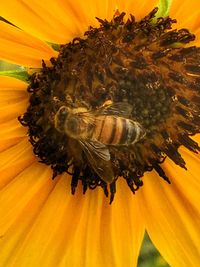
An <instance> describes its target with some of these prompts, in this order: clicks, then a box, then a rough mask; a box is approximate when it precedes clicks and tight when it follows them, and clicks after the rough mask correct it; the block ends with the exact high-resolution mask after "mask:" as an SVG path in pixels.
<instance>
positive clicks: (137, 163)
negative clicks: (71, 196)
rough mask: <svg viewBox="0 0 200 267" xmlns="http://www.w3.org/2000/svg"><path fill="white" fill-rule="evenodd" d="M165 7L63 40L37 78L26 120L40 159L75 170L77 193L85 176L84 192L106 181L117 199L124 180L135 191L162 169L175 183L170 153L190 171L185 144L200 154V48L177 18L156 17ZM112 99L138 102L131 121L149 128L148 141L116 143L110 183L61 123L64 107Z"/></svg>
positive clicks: (55, 171)
mask: <svg viewBox="0 0 200 267" xmlns="http://www.w3.org/2000/svg"><path fill="white" fill-rule="evenodd" d="M156 12H157V9H154V10H153V11H152V12H151V13H150V14H149V15H147V16H146V17H145V18H143V19H142V20H141V21H139V22H136V21H135V19H134V17H133V16H132V15H131V16H130V19H128V20H127V21H125V20H124V15H125V13H121V14H120V15H119V16H115V17H114V18H113V20H112V21H110V22H108V21H107V20H102V19H99V18H98V21H99V22H100V27H99V28H92V27H90V28H89V30H88V31H87V32H86V33H85V38H83V39H81V38H75V39H74V40H73V41H72V42H71V43H68V44H65V45H62V46H61V48H60V53H59V56H58V58H52V59H51V62H52V66H51V67H47V66H46V65H45V62H43V65H42V69H41V71H40V72H38V73H34V74H33V75H32V76H31V77H30V85H29V87H28V91H29V92H30V94H31V96H30V104H29V107H28V109H27V112H26V113H25V114H24V115H23V116H22V117H21V118H20V121H21V123H22V124H23V125H25V126H27V127H28V134H29V138H30V142H31V144H32V145H33V150H34V153H35V155H37V156H38V157H39V158H40V161H41V162H43V163H45V164H47V165H51V168H52V170H53V178H55V177H56V176H57V175H59V174H61V173H63V172H67V173H70V175H71V176H72V182H71V186H72V193H74V192H75V188H76V186H77V184H78V181H79V180H80V181H81V182H82V185H83V191H84V193H85V191H86V190H87V188H91V189H94V188H95V187H96V186H101V187H102V188H103V190H104V192H105V194H106V195H108V194H109V192H108V191H109V190H110V198H111V202H112V200H113V197H114V193H115V183H116V181H117V179H118V177H120V176H121V177H123V178H124V179H125V180H126V182H127V184H128V186H129V187H130V189H131V190H132V192H135V191H136V190H137V189H138V188H139V187H140V186H141V185H142V184H143V183H142V177H143V175H144V173H145V172H146V171H151V170H152V169H155V170H156V171H157V172H158V174H159V175H160V177H162V178H163V179H165V180H166V181H167V182H169V183H170V181H169V179H168V177H167V176H166V175H165V173H164V171H163V169H162V167H161V165H160V164H161V163H162V162H163V161H164V159H165V158H166V157H169V158H171V159H172V160H173V161H174V162H175V163H176V164H177V165H179V166H181V167H183V168H185V169H186V166H185V161H184V159H183V158H182V157H181V155H180V153H179V152H178V148H179V146H180V145H184V146H185V147H186V148H188V149H189V150H191V151H193V152H195V153H197V151H199V147H198V144H197V143H196V142H194V141H193V140H192V139H191V138H190V136H192V135H194V134H196V133H199V132H200V48H199V47H196V46H189V45H188V43H189V42H190V41H193V40H194V39H195V36H194V35H193V34H191V33H190V32H189V31H188V30H187V29H180V30H171V26H172V23H174V22H175V20H172V19H171V18H169V17H166V18H158V19H157V20H156V19H153V18H154V16H155V14H156ZM106 101H111V102H112V103H117V102H124V103H127V104H129V105H131V106H132V108H133V109H132V113H131V115H130V119H132V120H134V121H137V122H138V123H140V124H141V125H142V127H143V128H144V129H145V132H146V135H145V137H144V138H143V139H141V140H139V141H138V142H137V143H135V144H133V145H130V146H109V147H108V148H109V152H110V155H111V164H112V168H113V171H114V174H115V177H116V179H115V180H114V181H113V182H112V183H111V184H110V185H109V190H108V189H107V186H108V185H107V184H106V183H105V182H104V181H103V180H102V179H101V178H100V177H99V176H98V175H97V173H95V171H94V170H93V169H92V168H91V166H90V164H89V162H88V161H87V158H86V157H85V154H84V152H83V151H82V148H81V146H80V145H79V143H78V141H77V140H75V139H72V138H70V137H69V136H67V135H66V134H65V133H60V132H59V131H57V129H56V128H55V122H54V118H55V114H56V112H57V111H58V109H59V108H60V107H61V106H63V105H64V106H71V107H72V106H73V107H74V108H78V107H84V108H86V109H87V110H96V109H98V108H99V107H101V106H102V105H103V104H104V103H105V102H106Z"/></svg>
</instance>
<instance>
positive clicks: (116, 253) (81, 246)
mask: <svg viewBox="0 0 200 267" xmlns="http://www.w3.org/2000/svg"><path fill="white" fill-rule="evenodd" d="M56 3H57V4H56ZM156 3H157V1H151V2H150V3H149V1H112V0H111V1H109V0H108V1H95V4H94V1H87V5H86V4H85V2H82V1H80V0H76V1H72V0H70V1H64V0H58V1H56V2H55V1H40V2H39V1H36V0H35V1H32V0H31V1H29V2H25V1H19V0H18V1H17V0H12V1H11V0H10V1H1V3H0V10H1V15H2V16H3V17H5V18H6V19H8V20H9V21H10V22H12V23H14V24H15V25H16V26H18V27H19V28H20V29H22V30H20V29H18V28H16V27H13V26H11V25H7V24H5V23H3V22H0V39H1V42H0V56H1V57H2V58H3V59H5V60H8V61H12V62H15V63H18V64H22V65H24V66H31V67H39V66H40V64H41V59H44V60H45V61H47V60H48V59H49V58H50V57H52V56H55V55H56V53H55V52H54V51H53V50H52V49H51V48H50V47H49V46H48V45H47V44H46V43H44V42H42V40H45V41H49V42H54V43H64V42H67V41H70V40H71V39H72V38H73V37H75V36H80V35H83V33H84V31H85V30H87V27H88V25H97V21H96V20H95V18H94V17H95V16H97V17H100V18H108V19H110V18H111V17H112V15H113V12H114V10H116V8H118V9H119V10H122V11H125V12H127V13H133V14H136V18H141V17H142V16H144V15H146V14H147V13H148V12H149V11H150V10H151V9H152V8H153V7H154V6H155V4H156ZM199 8H200V2H199V1H197V0H194V1H191V0H190V1H189V0H186V1H181V3H180V1H178V0H177V1H176V0H175V1H172V6H171V11H170V14H171V16H172V17H175V18H177V20H178V24H177V27H178V26H181V27H187V28H188V27H189V28H190V29H191V30H193V31H194V32H195V33H199V32H200V22H199V19H198V18H199ZM188 13H189V14H188ZM196 44H199V37H198V38H197V42H196ZM8 48H9V49H8ZM0 81H1V82H0V102H1V107H2V110H1V113H0V123H1V125H0V126H1V127H0V128H1V130H0V137H2V139H1V147H0V148H1V152H0V159H1V160H0V177H1V179H0V185H1V188H2V189H1V194H0V201H1V209H0V218H1V222H0V237H1V238H0V243H1V244H0V247H1V251H0V262H1V264H2V266H5V267H6V266H7V267H8V266H20V267H21V266H33V267H34V266H38V263H39V264H40V265H42V266H47V267H49V266H53V267H54V266H72V267H76V266H86V267H93V266H95V267H96V266H97V267H98V266H107V267H113V266H119V267H122V266H136V262H137V257H138V253H139V248H140V245H141V241H142V237H143V234H144V224H145V226H146V229H147V231H148V233H149V235H150V237H151V238H152V240H153V242H154V243H155V245H156V246H157V247H158V249H159V250H160V251H161V253H162V255H163V256H164V257H165V258H166V259H167V261H168V262H169V264H170V265H171V266H175V267H176V266H177V267H179V266H181V267H183V266H198V264H199V258H200V255H199V250H198V244H199V240H200V232H199V223H200V207H199V205H198V203H199V179H200V177H199V163H200V161H199V160H200V158H199V156H196V155H194V154H192V153H191V152H188V151H186V150H185V149H184V148H181V151H182V153H183V156H185V160H186V161H187V163H188V164H187V166H188V171H187V172H186V171H185V170H182V169H180V168H179V167H177V166H175V164H174V163H172V162H171V161H170V160H169V159H168V160H167V161H166V162H165V163H164V164H163V168H164V170H165V171H166V173H167V174H168V175H169V177H170V178H171V181H172V185H168V184H167V183H165V182H163V181H162V180H161V179H160V178H159V177H158V175H157V174H155V173H153V172H151V173H147V174H146V175H145V178H144V187H143V188H142V189H141V190H140V191H139V192H137V194H136V196H132V195H131V192H130V191H129V190H128V188H127V186H126V185H125V184H124V182H123V181H119V183H118V186H117V195H116V199H115V201H114V203H113V204H112V205H111V206H110V205H109V204H108V200H107V199H105V196H104V195H103V192H102V190H101V189H97V190H95V191H89V192H87V193H86V195H85V196H83V195H82V192H81V188H78V192H77V194H76V195H75V196H72V195H71V194H70V193H69V192H70V185H69V180H70V179H69V177H68V176H67V175H63V176H62V177H60V178H58V179H56V180H55V181H52V180H51V170H50V168H48V167H46V166H44V165H42V164H40V163H38V162H36V159H35V157H34V155H33V153H32V151H31V150H32V148H31V146H30V144H28V142H27V137H26V136H25V131H24V129H23V128H22V127H21V126H18V125H17V120H15V118H16V117H17V116H18V115H20V113H22V112H23V111H24V109H25V108H26V105H27V95H26V92H25V88H26V85H25V84H24V83H23V82H19V81H17V80H15V79H13V78H3V77H1V79H0ZM195 138H197V139H198V141H200V140H199V139H200V138H199V137H198V136H197V137H195Z"/></svg>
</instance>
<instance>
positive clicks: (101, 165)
mask: <svg viewBox="0 0 200 267" xmlns="http://www.w3.org/2000/svg"><path fill="white" fill-rule="evenodd" d="M79 143H80V144H81V146H82V148H83V151H84V152H85V155H86V157H87V159H88V162H89V164H90V165H91V167H92V168H93V169H94V171H95V172H96V173H97V174H98V175H99V177H100V178H101V179H102V180H103V181H105V182H106V183H111V182H112V181H113V180H114V173H113V170H112V166H111V162H110V152H109V150H108V148H107V147H106V146H105V145H104V144H102V143H100V142H98V141H79Z"/></svg>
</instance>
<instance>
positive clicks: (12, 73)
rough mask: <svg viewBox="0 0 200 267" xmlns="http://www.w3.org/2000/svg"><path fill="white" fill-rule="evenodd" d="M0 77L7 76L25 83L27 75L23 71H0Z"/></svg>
mask: <svg viewBox="0 0 200 267" xmlns="http://www.w3.org/2000/svg"><path fill="white" fill-rule="evenodd" d="M0 76H9V77H14V78H16V79H18V80H22V81H25V82H27V81H28V78H29V74H28V72H27V71H25V70H9V71H0Z"/></svg>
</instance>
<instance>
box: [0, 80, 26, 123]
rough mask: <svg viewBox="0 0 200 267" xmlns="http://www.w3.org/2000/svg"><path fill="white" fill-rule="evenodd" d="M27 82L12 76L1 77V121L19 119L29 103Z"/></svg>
mask: <svg viewBox="0 0 200 267" xmlns="http://www.w3.org/2000/svg"><path fill="white" fill-rule="evenodd" d="M26 88H27V83H25V82H22V81H19V80H17V79H15V78H11V77H2V76H1V79H0V123H6V122H8V121H9V120H12V119H17V117H18V116H20V115H21V114H23V113H24V112H25V111H26V109H27V105H28V93H27V92H26Z"/></svg>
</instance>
